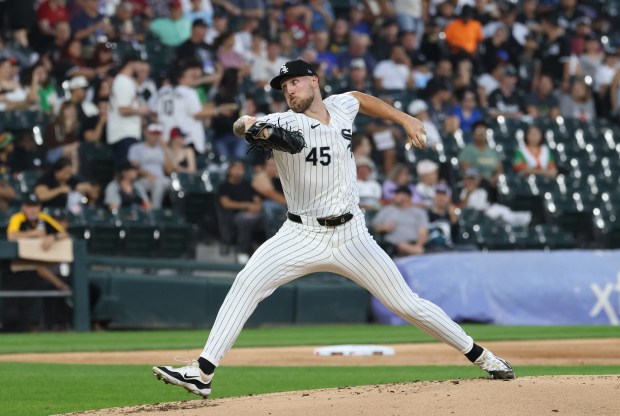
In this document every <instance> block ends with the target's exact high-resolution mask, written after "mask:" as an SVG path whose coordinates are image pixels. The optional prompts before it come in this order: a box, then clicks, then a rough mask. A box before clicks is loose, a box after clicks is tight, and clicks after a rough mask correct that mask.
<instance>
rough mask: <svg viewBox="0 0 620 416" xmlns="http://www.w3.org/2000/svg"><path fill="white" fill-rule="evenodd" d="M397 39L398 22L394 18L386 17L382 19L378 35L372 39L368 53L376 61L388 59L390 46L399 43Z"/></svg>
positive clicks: (390, 53)
mask: <svg viewBox="0 0 620 416" xmlns="http://www.w3.org/2000/svg"><path fill="white" fill-rule="evenodd" d="M398 40H399V39H398V22H397V21H396V19H393V18H387V19H385V20H384V21H383V24H382V25H381V30H380V31H379V33H378V36H375V37H374V38H373V40H372V46H371V48H370V53H371V54H372V56H373V58H375V59H376V60H377V61H385V60H388V59H390V58H391V55H392V48H393V47H394V46H396V45H398V44H399V42H398Z"/></svg>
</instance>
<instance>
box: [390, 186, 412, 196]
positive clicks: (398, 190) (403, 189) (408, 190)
mask: <svg viewBox="0 0 620 416" xmlns="http://www.w3.org/2000/svg"><path fill="white" fill-rule="evenodd" d="M400 193H404V194H408V195H409V196H411V195H413V193H412V192H411V188H409V186H407V185H401V186H399V187H398V188H396V189H394V194H400Z"/></svg>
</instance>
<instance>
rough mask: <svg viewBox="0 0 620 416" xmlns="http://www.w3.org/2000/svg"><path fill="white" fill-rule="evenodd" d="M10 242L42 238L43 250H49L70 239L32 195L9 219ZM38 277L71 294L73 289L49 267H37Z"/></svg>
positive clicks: (8, 233)
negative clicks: (57, 243)
mask: <svg viewBox="0 0 620 416" xmlns="http://www.w3.org/2000/svg"><path fill="white" fill-rule="evenodd" d="M6 233H7V239H8V240H9V241H18V240H20V239H23V238H40V239H41V249H42V250H43V251H47V250H49V249H50V248H51V247H52V245H54V243H55V242H56V241H59V240H64V239H67V238H69V235H68V234H67V233H66V232H65V229H64V228H63V227H62V226H61V225H60V224H59V223H58V222H57V221H56V220H54V219H53V218H52V217H51V216H49V215H48V214H46V213H44V212H41V201H39V199H38V198H37V197H36V196H35V195H33V194H30V195H28V197H27V198H26V199H25V200H24V201H23V203H22V207H21V210H20V211H19V212H18V213H16V214H13V215H12V216H11V218H10V219H9V225H8V227H7V230H6ZM35 270H36V273H37V276H38V277H40V278H41V279H43V280H46V281H47V282H49V283H50V284H52V285H53V286H54V287H55V288H56V289H58V290H60V291H62V292H71V287H70V286H69V285H68V284H67V283H65V282H64V281H63V280H62V279H60V278H59V277H58V276H56V274H55V273H54V272H52V270H51V269H50V268H49V266H42V265H41V263H39V265H38V266H37V267H36V269H35Z"/></svg>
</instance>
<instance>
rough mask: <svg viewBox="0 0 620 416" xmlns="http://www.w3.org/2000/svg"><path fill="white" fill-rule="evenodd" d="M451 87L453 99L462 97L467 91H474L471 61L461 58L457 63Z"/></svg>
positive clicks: (474, 84) (474, 82) (474, 83)
mask: <svg viewBox="0 0 620 416" xmlns="http://www.w3.org/2000/svg"><path fill="white" fill-rule="evenodd" d="M452 86H453V90H454V96H455V97H463V95H464V94H465V92H466V91H467V90H475V89H476V81H475V80H474V64H473V62H472V60H471V59H469V58H462V59H460V60H458V61H457V63H456V71H455V74H454V80H453V82H452Z"/></svg>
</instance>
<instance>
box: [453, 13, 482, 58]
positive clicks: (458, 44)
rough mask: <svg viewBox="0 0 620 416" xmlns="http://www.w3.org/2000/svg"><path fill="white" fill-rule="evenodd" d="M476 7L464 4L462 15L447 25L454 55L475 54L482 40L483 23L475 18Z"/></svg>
mask: <svg viewBox="0 0 620 416" xmlns="http://www.w3.org/2000/svg"><path fill="white" fill-rule="evenodd" d="M473 14H474V9H473V8H472V7H471V6H468V5H466V6H463V8H462V9H461V15H460V16H459V17H458V18H457V19H454V20H453V21H452V22H450V24H448V26H446V28H445V30H444V33H445V35H446V42H447V43H448V45H449V46H450V51H451V53H452V55H463V54H465V55H470V56H471V55H474V54H475V53H476V52H477V51H478V44H480V42H482V40H483V35H482V24H481V23H480V22H479V21H477V20H476V19H474V18H473Z"/></svg>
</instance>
